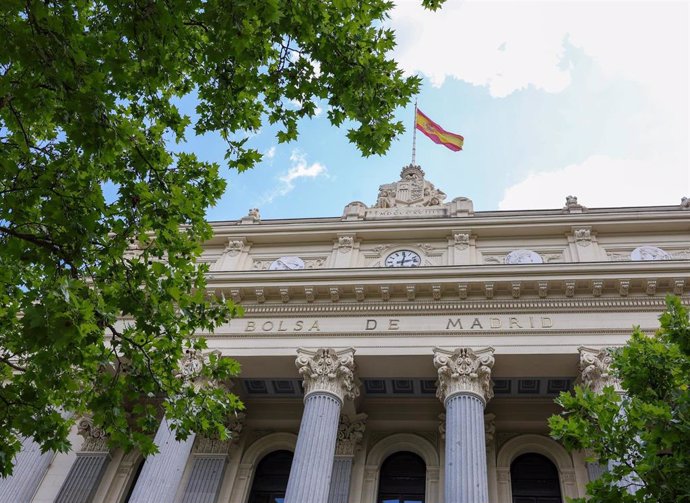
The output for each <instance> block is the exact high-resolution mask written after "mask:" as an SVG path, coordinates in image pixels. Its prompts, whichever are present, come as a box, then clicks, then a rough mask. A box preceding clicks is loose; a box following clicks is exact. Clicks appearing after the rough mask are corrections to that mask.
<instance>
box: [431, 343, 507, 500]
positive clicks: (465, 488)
mask: <svg viewBox="0 0 690 503" xmlns="http://www.w3.org/2000/svg"><path fill="white" fill-rule="evenodd" d="M493 352H494V350H493V348H485V349H481V350H478V351H473V350H472V349H470V348H458V349H456V350H455V351H446V350H444V349H439V348H435V349H434V366H435V367H436V369H437V370H438V390H437V392H436V396H438V398H439V399H440V400H441V401H442V402H443V404H444V405H445V407H446V432H445V435H446V452H445V454H446V467H445V481H444V485H445V501H446V503H488V502H489V489H488V481H487V465H486V435H485V432H484V407H485V405H486V402H487V401H488V400H490V399H491V397H492V396H493V390H492V383H491V368H492V367H493V365H494V357H493Z"/></svg>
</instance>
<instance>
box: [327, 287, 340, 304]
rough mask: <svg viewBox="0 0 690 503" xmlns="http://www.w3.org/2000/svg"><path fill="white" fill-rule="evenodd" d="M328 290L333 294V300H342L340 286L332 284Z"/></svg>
mask: <svg viewBox="0 0 690 503" xmlns="http://www.w3.org/2000/svg"><path fill="white" fill-rule="evenodd" d="M328 291H329V293H330V294H331V302H338V301H339V300H340V288H338V287H337V286H332V287H331V288H329V289H328Z"/></svg>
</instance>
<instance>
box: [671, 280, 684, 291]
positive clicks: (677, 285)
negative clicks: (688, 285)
mask: <svg viewBox="0 0 690 503" xmlns="http://www.w3.org/2000/svg"><path fill="white" fill-rule="evenodd" d="M684 289H685V280H684V279H677V280H675V281H674V282H673V293H675V294H676V295H683V290H684Z"/></svg>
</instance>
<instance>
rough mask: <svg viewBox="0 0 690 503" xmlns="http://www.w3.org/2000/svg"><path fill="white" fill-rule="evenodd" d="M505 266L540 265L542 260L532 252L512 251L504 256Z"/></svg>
mask: <svg viewBox="0 0 690 503" xmlns="http://www.w3.org/2000/svg"><path fill="white" fill-rule="evenodd" d="M505 262H506V264H541V263H543V262H544V260H543V259H542V258H541V255H539V254H538V253H537V252H533V251H532V250H513V251H512V252H510V253H509V254H508V255H506V260H505Z"/></svg>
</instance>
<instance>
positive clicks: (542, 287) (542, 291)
mask: <svg viewBox="0 0 690 503" xmlns="http://www.w3.org/2000/svg"><path fill="white" fill-rule="evenodd" d="M537 289H538V290H539V298H540V299H545V298H546V296H547V295H548V294H549V284H548V283H547V282H546V281H540V282H539V283H538V284H537Z"/></svg>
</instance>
